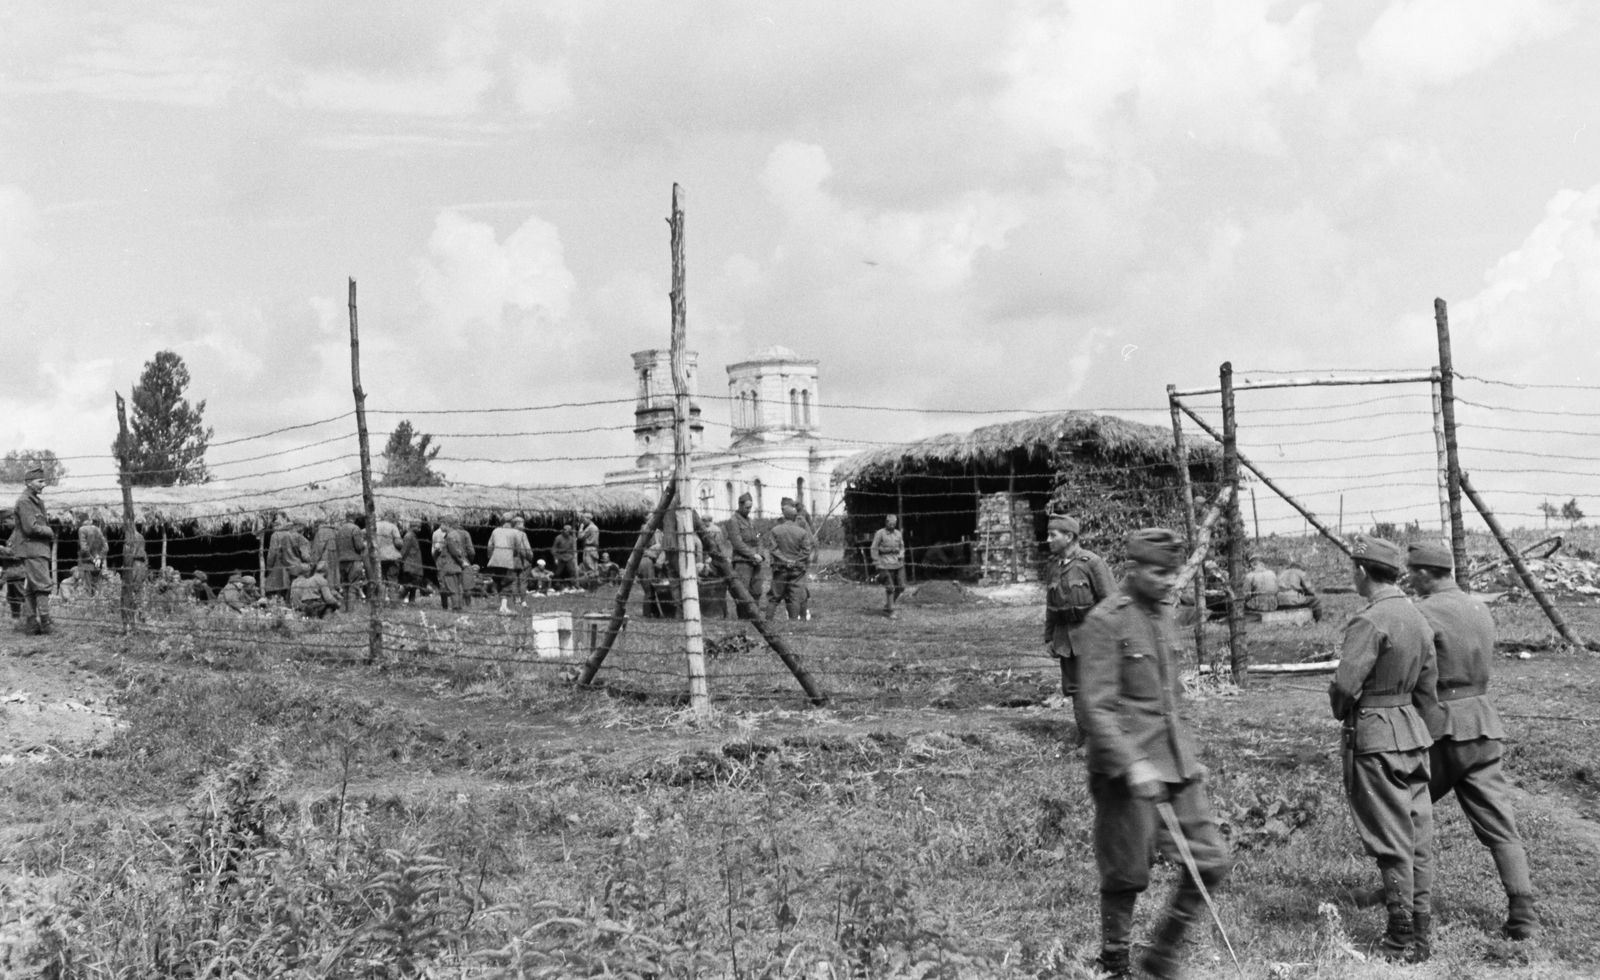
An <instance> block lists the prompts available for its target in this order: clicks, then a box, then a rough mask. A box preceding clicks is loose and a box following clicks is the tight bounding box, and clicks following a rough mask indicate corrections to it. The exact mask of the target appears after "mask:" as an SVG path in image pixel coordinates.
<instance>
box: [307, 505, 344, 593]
mask: <svg viewBox="0 0 1600 980" xmlns="http://www.w3.org/2000/svg"><path fill="white" fill-rule="evenodd" d="M338 538H339V532H338V529H336V528H335V527H334V526H333V522H332V521H322V522H320V523H318V524H317V526H316V529H315V531H313V533H312V535H311V552H310V555H309V556H308V557H309V561H310V564H312V565H326V566H327V567H326V568H324V569H323V572H322V574H323V578H325V579H327V584H328V587H329V588H335V589H336V588H338V586H339V544H338Z"/></svg>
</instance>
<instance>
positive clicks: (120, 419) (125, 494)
mask: <svg viewBox="0 0 1600 980" xmlns="http://www.w3.org/2000/svg"><path fill="white" fill-rule="evenodd" d="M116 395H117V482H118V484H120V485H121V487H122V600H121V603H120V605H121V607H122V632H124V633H126V632H128V631H129V630H131V629H133V622H134V619H135V617H136V616H137V615H138V610H137V608H136V604H135V602H134V594H133V593H134V585H135V583H134V581H133V536H134V535H135V534H138V533H139V529H138V528H137V527H135V526H134V523H133V487H132V486H131V485H130V484H129V483H128V441H129V436H128V405H127V403H126V402H124V401H123V400H122V393H121V392H117V393H116ZM147 564H148V563H147Z"/></svg>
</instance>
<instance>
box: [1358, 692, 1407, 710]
mask: <svg viewBox="0 0 1600 980" xmlns="http://www.w3.org/2000/svg"><path fill="white" fill-rule="evenodd" d="M1410 703H1411V692H1410V691H1406V692H1405V693H1403V694H1364V695H1362V696H1361V705H1360V706H1361V707H1363V708H1403V707H1405V706H1406V705H1408V704H1410Z"/></svg>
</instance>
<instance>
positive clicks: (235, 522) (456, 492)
mask: <svg viewBox="0 0 1600 980" xmlns="http://www.w3.org/2000/svg"><path fill="white" fill-rule="evenodd" d="M22 491H23V487H21V486H18V485H15V484H11V485H7V484H0V507H6V508H8V507H9V504H10V502H11V501H13V500H15V499H16V498H17V496H18V495H19V494H21V493H22ZM375 497H376V500H377V511H378V513H379V514H380V515H382V514H384V513H386V512H393V513H394V514H395V515H396V516H397V517H398V518H399V519H400V520H402V521H413V520H414V521H420V522H422V523H425V524H437V523H439V521H440V520H442V519H443V518H446V517H450V518H453V519H455V520H458V521H461V522H462V523H463V524H469V525H472V524H483V523H485V522H487V520H488V519H489V518H490V517H491V516H492V515H500V516H510V515H517V514H520V515H525V516H526V517H527V518H528V519H529V521H530V522H538V523H547V522H554V521H558V520H562V519H571V518H572V517H573V516H575V515H576V514H578V513H579V512H581V511H589V512H590V513H593V514H594V515H595V518H596V520H598V521H601V522H605V523H615V524H620V523H627V522H631V521H634V520H638V521H643V520H644V518H645V517H646V516H647V515H649V513H650V510H651V507H652V503H653V501H652V500H651V499H650V498H649V497H648V496H646V495H645V494H644V493H642V492H640V491H639V490H637V489H631V488H627V487H582V488H564V487H485V486H445V487H378V488H377V490H376V493H375ZM44 500H45V507H46V508H47V509H48V510H49V512H50V513H51V514H52V515H53V516H63V517H64V516H66V515H67V514H70V515H71V517H72V519H73V521H74V523H76V522H80V521H83V520H89V519H92V518H96V517H98V518H101V519H102V520H104V521H105V523H106V524H107V525H108V526H121V524H122V492H121V490H120V489H117V488H110V489H106V488H95V489H88V490H75V489H70V488H66V487H49V488H46V490H45V493H44ZM363 510H364V505H363V504H362V500H361V487H360V485H359V484H357V483H354V482H352V481H341V482H339V483H337V484H331V485H326V486H320V487H315V488H313V487H297V488H293V489H286V490H271V491H263V490H249V489H242V488H239V487H228V486H225V485H220V484H215V483H207V484H199V485H191V486H174V487H134V488H133V515H134V522H135V523H137V524H139V525H142V526H145V527H168V528H174V529H176V528H185V529H187V530H189V531H191V532H192V533H198V534H201V535H208V534H218V533H224V531H225V530H226V532H227V533H233V534H241V533H253V532H256V531H259V530H262V529H264V528H265V527H266V526H268V525H269V522H270V521H272V520H273V519H274V518H275V517H276V516H277V515H282V516H284V517H286V518H288V519H289V520H293V521H296V522H300V523H305V522H309V521H323V520H328V519H332V518H339V517H343V516H344V515H345V514H347V513H350V512H352V511H354V512H358V513H359V512H361V511H363Z"/></svg>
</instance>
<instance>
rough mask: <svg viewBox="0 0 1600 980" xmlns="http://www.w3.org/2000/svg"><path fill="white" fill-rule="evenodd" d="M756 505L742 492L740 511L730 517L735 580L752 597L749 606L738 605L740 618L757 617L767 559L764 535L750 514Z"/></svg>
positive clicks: (729, 528) (730, 541) (730, 542)
mask: <svg viewBox="0 0 1600 980" xmlns="http://www.w3.org/2000/svg"><path fill="white" fill-rule="evenodd" d="M754 506H755V498H753V497H751V496H750V495H749V494H748V493H741V494H740V495H739V509H738V510H737V511H735V512H734V515H733V516H732V517H730V518H728V526H727V531H728V543H729V544H731V545H732V546H733V577H734V578H735V579H737V580H738V582H739V584H740V585H742V586H744V590H745V592H747V593H748V594H749V595H750V597H751V601H750V602H749V603H738V606H737V608H738V611H739V618H740V619H755V618H756V615H757V609H756V602H758V601H759V599H758V598H757V596H758V593H757V590H758V589H759V588H760V587H761V563H762V562H764V561H766V560H767V559H766V556H765V555H763V554H762V553H761V535H760V534H759V533H757V531H756V526H755V522H754V521H752V520H751V519H750V511H751V509H752V508H753V507H754Z"/></svg>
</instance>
